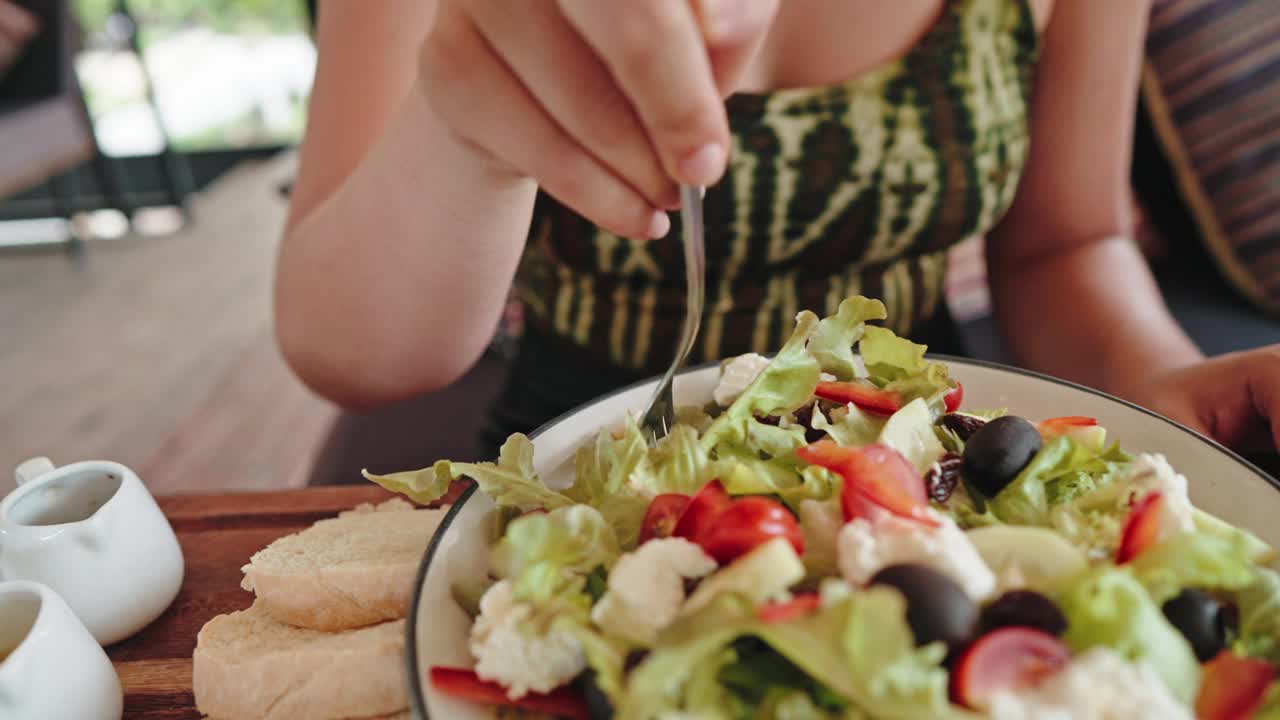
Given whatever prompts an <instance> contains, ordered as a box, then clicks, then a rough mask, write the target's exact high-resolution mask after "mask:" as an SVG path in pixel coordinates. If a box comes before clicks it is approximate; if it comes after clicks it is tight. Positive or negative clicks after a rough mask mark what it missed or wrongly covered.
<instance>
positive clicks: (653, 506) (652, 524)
mask: <svg viewBox="0 0 1280 720" xmlns="http://www.w3.org/2000/svg"><path fill="white" fill-rule="evenodd" d="M687 507H689V496H688V495H681V494H679V493H666V494H663V495H659V496H657V497H655V498H654V499H653V500H652V501H650V503H649V509H648V510H646V511H645V513H644V521H643V522H641V523H640V544H641V545H643V544H644V543H646V542H648V541H649V540H652V539H654V538H666V537H671V535H672V534H673V533H674V532H675V530H676V523H677V522H678V521H679V520H680V516H681V515H682V514H684V510H685V508H687Z"/></svg>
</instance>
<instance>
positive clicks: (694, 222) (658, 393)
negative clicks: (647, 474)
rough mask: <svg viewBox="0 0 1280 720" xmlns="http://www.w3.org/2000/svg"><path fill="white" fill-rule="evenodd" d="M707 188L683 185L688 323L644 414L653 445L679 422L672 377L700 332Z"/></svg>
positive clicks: (643, 425) (647, 436)
mask: <svg viewBox="0 0 1280 720" xmlns="http://www.w3.org/2000/svg"><path fill="white" fill-rule="evenodd" d="M705 193H706V191H705V190H704V189H703V188H699V187H693V186H690V185H681V186H680V224H681V226H682V227H681V229H682V233H681V234H682V236H683V239H684V276H685V278H684V281H685V291H686V293H687V295H686V301H685V315H684V324H683V325H682V326H681V330H680V344H679V345H677V346H676V355H675V357H674V358H673V359H672V360H671V366H670V367H668V368H667V372H666V374H664V375H663V376H662V382H660V383H658V387H657V388H656V389H655V390H654V391H653V397H652V398H650V399H649V405H648V406H647V407H646V408H645V411H644V414H643V415H642V416H641V420H640V429H641V430H642V431H644V433H645V439H646V440H647V441H648V443H649V445H650V446H653V445H656V444H657V442H658V441H659V440H661V439H662V438H664V437H666V436H667V433H669V432H671V427H672V426H673V425H675V420H676V406H675V398H674V397H673V396H672V393H671V385H672V381H673V380H674V379H675V375H676V371H677V370H679V369H680V367H681V366H682V365H684V361H685V360H686V359H687V358H688V357H689V351H690V350H692V349H693V341H694V339H695V338H697V336H698V326H699V325H700V324H701V323H702V304H703V300H704V296H705V295H706V272H707V250H706V245H705V244H704V241H703V235H702V198H703V195H704V194H705Z"/></svg>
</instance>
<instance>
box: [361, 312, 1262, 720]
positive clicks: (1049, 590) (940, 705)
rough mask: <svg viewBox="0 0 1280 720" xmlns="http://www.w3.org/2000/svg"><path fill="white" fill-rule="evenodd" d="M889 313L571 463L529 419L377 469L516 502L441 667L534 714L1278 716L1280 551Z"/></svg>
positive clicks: (472, 693)
mask: <svg viewBox="0 0 1280 720" xmlns="http://www.w3.org/2000/svg"><path fill="white" fill-rule="evenodd" d="M884 317H885V308H884V306H883V305H882V304H881V303H880V302H878V301H876V300H870V299H867V298H862V297H852V298H849V299H847V300H845V301H844V302H843V303H842V304H841V305H840V307H839V310H838V312H837V313H836V314H835V315H833V316H831V317H827V318H824V319H819V318H818V317H816V316H815V315H814V314H812V313H810V312H807V311H806V312H802V313H800V314H799V316H798V317H797V319H796V327H795V330H794V332H793V334H792V335H791V337H790V339H789V340H788V341H787V343H786V344H785V345H784V346H783V347H782V348H781V349H780V350H779V351H778V353H777V355H776V356H774V357H773V358H772V360H766V359H765V358H761V357H759V356H744V357H740V358H735V359H733V360H730V361H728V362H726V363H724V364H723V365H722V368H721V381H720V386H719V387H718V388H717V389H716V393H715V397H716V401H715V402H712V403H710V404H709V405H708V406H706V407H693V408H683V409H682V410H681V411H680V413H679V422H678V424H677V425H676V427H675V428H674V429H673V430H672V432H671V433H670V434H669V435H668V436H667V437H666V438H664V439H663V440H661V441H660V442H659V443H658V444H657V445H656V447H649V446H648V445H647V443H646V441H645V436H644V434H643V433H642V432H641V430H640V428H639V427H637V425H636V423H635V422H634V420H628V421H626V423H625V424H624V425H623V426H621V427H617V428H603V429H601V431H600V433H599V435H598V437H597V438H596V439H595V440H594V442H591V443H589V444H588V445H587V446H585V447H582V448H580V449H579V450H578V451H577V456H576V468H575V473H574V477H573V480H572V484H569V485H567V486H564V487H551V486H548V485H547V484H546V483H545V482H544V481H543V480H542V479H541V478H540V477H539V476H538V474H537V472H536V471H535V469H534V462H533V457H534V447H533V444H532V443H531V442H530V440H529V439H528V438H526V437H525V436H523V435H513V436H512V437H511V438H510V439H509V440H508V441H507V442H506V444H505V445H503V447H502V450H501V455H500V457H499V458H498V459H497V461H496V462H492V463H453V462H449V461H440V462H438V463H436V464H435V465H434V466H433V467H430V468H426V469H423V470H418V471H411V472H402V473H395V474H391V475H384V476H380V475H371V474H368V473H366V475H367V477H368V478H369V479H370V480H372V481H374V482H376V483H378V484H380V485H382V486H384V487H386V488H388V489H390V490H393V491H396V492H399V493H403V494H404V495H406V496H408V497H409V498H410V499H412V500H415V501H418V502H430V501H434V500H436V499H438V498H440V497H441V496H442V495H444V493H445V492H446V491H447V490H448V488H449V487H450V485H451V484H452V483H453V482H454V481H456V480H459V479H461V478H470V479H471V480H473V481H474V482H475V483H476V485H477V486H478V491H479V492H482V493H485V494H486V495H488V496H489V497H490V498H492V499H493V501H494V503H495V504H496V506H497V509H496V510H495V511H494V514H495V518H494V520H495V522H494V527H495V528H496V531H495V535H494V537H493V542H492V546H491V548H490V552H489V557H488V563H489V573H488V578H487V580H486V581H485V582H484V583H483V584H481V585H478V586H475V587H456V588H454V595H455V598H456V601H457V602H458V603H459V604H460V605H461V606H462V607H463V608H464V609H465V610H466V611H467V612H468V613H469V614H470V616H471V617H472V618H473V626H472V628H471V632H470V650H471V654H472V657H473V660H474V663H473V664H472V666H470V667H435V668H431V670H430V678H429V680H430V682H431V683H432V685H433V686H434V687H435V688H436V689H437V690H438V691H439V692H441V693H444V694H448V695H451V696H454V697H457V698H461V699H463V700H467V701H472V702H476V703H483V704H488V705H492V706H494V707H495V708H499V709H500V712H501V713H502V714H503V715H504V716H518V717H562V718H593V719H594V718H619V719H621V720H656V719H663V720H677V719H680V720H692V719H694V718H698V719H706V720H722V719H723V720H731V719H732V720H736V719H743V720H746V719H754V718H779V719H780V720H826V719H835V718H848V719H853V718H857V719H862V718H895V719H896V718H902V719H907V718H911V719H916V718H971V717H973V718H976V717H993V718H1001V719H1010V720H1012V719H1024V718H1025V719H1031V718H1036V719H1046V720H1047V719H1050V718H1053V719H1055V720H1056V719H1060V718H1152V719H1153V720H1155V719H1159V720H1170V719H1175V718H1192V717H1199V718H1208V719H1210V720H1226V719H1227V718H1232V719H1235V718H1249V717H1253V718H1271V719H1280V682H1277V681H1275V680H1274V679H1273V678H1274V676H1275V671H1276V667H1277V663H1280V574H1277V573H1276V572H1275V571H1274V570H1273V569H1272V568H1271V567H1270V566H1269V563H1270V562H1271V560H1272V556H1273V552H1272V549H1271V548H1270V547H1268V546H1267V545H1266V544H1265V543H1264V542H1262V541H1261V540H1260V539H1259V538H1258V537H1256V536H1255V535H1253V534H1252V533H1250V532H1249V531H1247V530H1245V529H1242V528H1237V527H1233V526H1232V525H1230V524H1228V523H1226V522H1224V521H1222V520H1220V519H1218V518H1215V517H1213V516H1211V515H1209V514H1208V513H1205V512H1203V511H1201V510H1200V509H1198V508H1196V507H1194V506H1193V505H1192V503H1191V502H1190V500H1189V499H1188V496H1187V483H1188V480H1187V478H1186V477H1184V476H1182V475H1180V474H1178V473H1177V472H1176V470H1175V469H1174V468H1172V467H1170V465H1169V463H1168V462H1167V461H1166V460H1165V459H1164V457H1163V456H1161V455H1158V454H1130V453H1129V452H1126V451H1125V450H1124V449H1121V448H1120V447H1119V446H1118V445H1117V444H1115V443H1114V442H1112V441H1111V439H1110V438H1109V437H1108V435H1107V431H1106V430H1105V429H1104V428H1103V427H1102V426H1100V425H1099V424H1098V423H1097V422H1096V421H1095V420H1094V419H1092V418H1087V417H1079V416H1073V415H1071V414H1070V408H1063V414H1062V415H1061V416H1059V417H1054V418H1023V417H1019V416H1018V415H1016V414H1015V413H1014V412H1011V411H1012V410H1016V409H1009V411H1007V410H1005V409H985V410H974V409H970V408H967V407H964V406H963V388H962V387H961V386H960V384H959V383H957V382H956V381H955V380H954V379H953V378H952V377H951V376H950V374H949V373H948V370H947V368H946V366H945V365H943V364H941V363H937V362H932V361H930V360H928V359H926V358H925V347H924V346H922V345H918V344H915V343H912V342H909V341H908V340H905V339H903V338H899V337H897V336H896V335H894V334H893V333H892V332H890V331H889V330H886V329H885V328H883V327H881V326H878V325H872V324H868V323H870V322H873V321H876V320H882V319H884ZM1191 480H1192V481H1193V482H1194V481H1195V478H1192V479H1191Z"/></svg>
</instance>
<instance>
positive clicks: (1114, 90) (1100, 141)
mask: <svg viewBox="0 0 1280 720" xmlns="http://www.w3.org/2000/svg"><path fill="white" fill-rule="evenodd" d="M1148 10H1149V7H1148V4H1147V3H1146V2H1136V1H1135V2H1124V3H1114V2H1110V0H1059V1H1058V2H1056V3H1055V7H1054V9H1053V14H1052V16H1051V18H1050V21H1049V26H1048V28H1047V29H1046V31H1045V36H1044V46H1043V55H1042V60H1041V63H1040V66H1039V69H1038V72H1037V77H1036V91H1035V95H1034V100H1033V105H1032V108H1031V112H1032V144H1031V151H1030V155H1029V158H1028V164H1027V167H1026V171H1025V174H1024V176H1023V179H1022V183H1021V185H1020V186H1019V189H1018V196H1017V199H1016V200H1015V202H1014V205H1013V207H1012V208H1011V209H1010V211H1009V214H1008V215H1007V216H1006V218H1005V219H1004V220H1003V221H1002V222H1001V224H1000V226H999V227H998V228H996V229H995V231H993V232H992V234H991V236H990V237H989V238H988V251H987V258H988V265H989V275H990V284H991V289H992V296H993V300H994V306H995V311H996V319H997V321H998V323H999V326H1000V328H1001V330H1002V331H1003V334H1004V336H1005V337H1006V339H1007V340H1008V342H1009V345H1010V349H1011V350H1012V351H1013V353H1014V355H1015V357H1016V358H1017V359H1018V360H1019V361H1020V362H1022V363H1024V364H1026V365H1028V366H1030V367H1033V368H1036V369H1039V370H1042V371H1045V372H1049V373H1052V374H1055V375H1059V376H1062V377H1067V378H1070V379H1073V380H1077V381H1079V382H1083V383H1085V384H1089V385H1092V386H1095V387H1099V388H1102V389H1105V390H1108V391H1111V392H1113V393H1117V394H1120V395H1125V394H1126V393H1127V392H1128V391H1130V390H1132V389H1134V388H1136V387H1137V386H1138V385H1139V384H1141V381H1142V380H1143V379H1145V378H1147V377H1149V376H1151V375H1152V374H1154V373H1155V372H1157V371H1160V370H1167V369H1170V368H1173V367H1179V366H1184V365H1189V364H1191V363H1194V362H1195V361H1197V360H1199V359H1201V355H1200V352H1199V350H1197V349H1196V347H1195V346H1194V345H1193V344H1192V342H1191V341H1190V340H1189V339H1188V338H1187V336H1186V334H1185V333H1183V331H1182V329H1181V328H1180V327H1179V326H1178V324H1177V322H1176V321H1175V320H1174V319H1173V317H1172V316H1171V315H1170V313H1169V311H1168V308H1167V307H1166V306H1165V304H1164V301H1163V299H1162V298H1161V296H1160V293H1159V290H1158V288H1157V286H1156V284H1155V282H1154V280H1153V278H1152V276H1151V273H1150V270H1149V269H1148V267H1147V264H1146V261H1145V260H1144V259H1143V257H1142V256H1141V254H1140V253H1139V251H1138V249H1137V247H1136V246H1135V245H1134V244H1133V243H1132V242H1131V241H1129V240H1127V239H1125V238H1127V237H1128V236H1129V235H1130V234H1131V230H1132V223H1133V219H1132V217H1131V211H1130V205H1129V186H1128V181H1129V163H1130V159H1131V148H1132V136H1133V117H1134V112H1135V107H1136V97H1137V86H1138V77H1139V72H1140V67H1141V53H1142V43H1143V36H1144V32H1145V28H1146V15H1147V12H1148Z"/></svg>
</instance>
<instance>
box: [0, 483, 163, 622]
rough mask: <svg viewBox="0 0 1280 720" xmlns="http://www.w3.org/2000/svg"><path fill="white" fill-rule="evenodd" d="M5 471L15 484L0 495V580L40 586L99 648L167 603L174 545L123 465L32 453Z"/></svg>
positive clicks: (148, 499)
mask: <svg viewBox="0 0 1280 720" xmlns="http://www.w3.org/2000/svg"><path fill="white" fill-rule="evenodd" d="M14 476H15V477H16V479H17V481H18V489H17V490H14V491H13V492H11V493H9V495H8V497H6V498H5V499H4V500H3V501H0V579H4V580H34V581H36V582H40V583H43V584H45V585H47V586H49V587H50V588H52V589H53V590H54V591H55V592H57V593H58V594H59V595H61V596H62V598H63V599H64V600H66V602H67V605H70V606H71V609H72V610H74V611H75V613H76V615H77V616H78V617H79V618H80V620H81V622H83V623H84V626H85V627H86V628H88V630H89V632H90V633H92V634H93V637H94V638H95V639H96V640H97V641H98V642H99V643H101V644H102V645H110V644H111V643H114V642H118V641H120V640H123V639H124V638H126V637H129V636H130V635H132V634H134V633H136V632H137V631H139V630H141V629H142V628H144V627H146V626H147V624H149V623H150V622H151V621H152V620H155V619H156V618H157V617H159V616H160V614H161V613H163V612H164V611H165V609H166V608H168V607H169V605H170V604H171V603H172V602H173V599H174V597H176V596H177V594H178V589H179V587H180V586H181V585H182V575H183V561H182V549H181V548H180V547H178V539H177V537H176V536H174V534H173V528H172V527H170V526H169V521H168V520H167V519H166V518H165V516H164V514H163V513H161V512H160V507H159V506H158V505H156V501H155V498H153V497H151V494H150V493H149V492H147V488H146V486H144V485H143V484H142V481H141V480H139V479H138V476H137V475H136V474H134V472H133V471H132V470H130V469H129V468H127V467H125V466H123V465H120V464H119V463H114V462H107V461H100V460H94V461H89V462H78V463H72V464H70V465H64V466H63V467H60V468H55V467H54V465H53V463H52V462H50V461H49V459H48V458H34V459H32V460H28V461H27V462H25V463H23V464H21V465H19V466H18V467H17V469H15V470H14Z"/></svg>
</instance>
